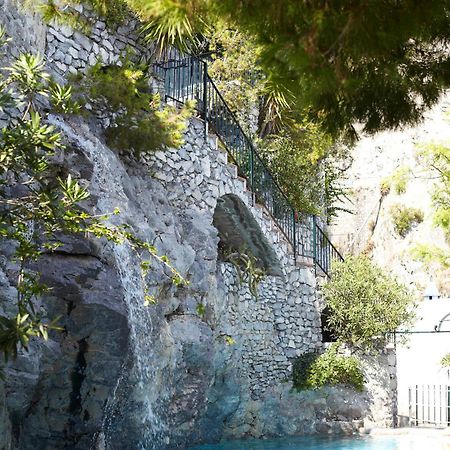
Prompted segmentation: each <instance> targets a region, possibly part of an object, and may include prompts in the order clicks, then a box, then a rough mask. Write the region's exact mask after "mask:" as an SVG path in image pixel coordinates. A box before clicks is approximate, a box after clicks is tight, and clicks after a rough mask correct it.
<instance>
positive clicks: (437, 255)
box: [410, 244, 450, 269]
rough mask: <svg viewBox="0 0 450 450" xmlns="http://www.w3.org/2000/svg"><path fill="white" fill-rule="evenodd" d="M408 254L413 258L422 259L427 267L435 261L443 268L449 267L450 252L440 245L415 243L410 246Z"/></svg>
mask: <svg viewBox="0 0 450 450" xmlns="http://www.w3.org/2000/svg"><path fill="white" fill-rule="evenodd" d="M410 254H411V257H412V258H413V259H415V260H417V261H422V262H423V263H424V264H425V265H426V266H428V267H431V266H432V265H433V264H434V263H437V264H438V265H439V266H441V267H442V268H443V269H449V268H450V253H449V251H448V250H446V249H444V248H442V247H438V246H436V245H430V244H415V245H414V246H413V247H411V250H410Z"/></svg>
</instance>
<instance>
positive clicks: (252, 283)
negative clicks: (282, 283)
mask: <svg viewBox="0 0 450 450" xmlns="http://www.w3.org/2000/svg"><path fill="white" fill-rule="evenodd" d="M222 259H223V261H224V262H229V263H231V264H233V266H234V267H235V269H236V274H237V277H238V281H239V284H240V285H242V284H243V283H244V282H245V283H246V284H247V285H248V289H249V291H250V293H251V294H252V295H253V296H254V297H256V298H257V297H258V286H259V283H260V282H261V281H262V280H263V278H264V277H265V275H266V271H265V270H264V269H263V268H262V267H261V266H260V265H259V264H258V260H257V258H256V257H255V256H253V255H252V254H251V253H250V251H249V250H247V249H242V250H236V249H233V248H231V247H226V248H223V249H222Z"/></svg>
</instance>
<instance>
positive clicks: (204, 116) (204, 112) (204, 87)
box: [202, 61, 208, 139]
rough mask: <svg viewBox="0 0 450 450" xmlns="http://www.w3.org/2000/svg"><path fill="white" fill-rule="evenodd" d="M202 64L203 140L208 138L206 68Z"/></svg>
mask: <svg viewBox="0 0 450 450" xmlns="http://www.w3.org/2000/svg"><path fill="white" fill-rule="evenodd" d="M202 64H203V119H204V121H205V139H206V137H207V136H208V66H207V64H206V61H202Z"/></svg>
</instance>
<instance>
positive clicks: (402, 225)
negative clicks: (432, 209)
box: [390, 205, 423, 237]
mask: <svg viewBox="0 0 450 450" xmlns="http://www.w3.org/2000/svg"><path fill="white" fill-rule="evenodd" d="M390 213H391V217H392V221H393V223H394V229H395V231H396V232H397V233H398V234H399V235H400V236H401V237H405V236H406V235H407V234H408V233H409V232H410V231H411V228H412V227H413V226H414V225H417V224H419V223H421V222H423V212H422V211H421V210H420V209H418V208H410V207H407V206H403V205H393V206H392V207H391V210H390Z"/></svg>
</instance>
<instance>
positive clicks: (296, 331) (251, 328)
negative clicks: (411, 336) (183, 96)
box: [0, 0, 395, 450]
mask: <svg viewBox="0 0 450 450" xmlns="http://www.w3.org/2000/svg"><path fill="white" fill-rule="evenodd" d="M80 8H81V9H80V11H83V9H82V7H81V6H80ZM0 11H1V22H2V23H3V25H5V27H6V29H7V32H8V33H9V34H10V36H12V37H13V40H12V42H11V43H10V44H9V47H8V58H9V59H11V58H12V57H14V56H17V55H18V54H19V53H20V52H21V51H26V50H30V51H33V52H37V51H39V52H41V53H42V54H44V55H45V56H46V58H47V64H48V70H49V71H50V72H51V73H52V74H54V75H55V76H57V77H59V78H60V79H62V80H64V79H65V77H66V75H67V74H68V73H70V72H77V71H83V70H85V68H86V67H88V66H89V65H92V64H94V63H95V62H96V61H97V59H100V60H102V61H103V62H104V63H105V64H112V63H114V62H116V61H118V59H119V57H120V55H121V54H122V53H123V52H124V51H126V48H127V46H131V47H133V48H134V49H135V50H136V51H138V52H142V51H144V49H143V47H142V46H141V45H140V44H139V43H138V40H137V38H136V34H135V33H134V31H133V30H135V29H136V27H137V23H136V22H135V21H130V22H129V23H128V24H126V25H124V26H123V27H119V29H118V30H116V31H114V32H112V31H109V30H108V29H107V27H106V25H105V23H104V22H102V21H100V20H99V21H96V23H95V25H94V26H93V28H92V29H91V31H90V32H89V33H88V34H87V35H84V34H82V33H80V32H79V31H75V30H72V29H70V28H68V27H67V26H57V25H46V24H44V23H42V21H41V20H40V19H39V17H38V16H36V15H32V14H30V13H28V12H23V11H20V10H19V9H18V8H17V7H16V6H15V3H13V2H12V1H10V0H0ZM86 14H88V15H89V14H90V13H89V11H87V12H86ZM145 51H146V50H145ZM50 122H51V123H52V124H54V125H55V126H56V127H58V128H59V129H60V130H61V131H62V133H63V134H64V136H65V139H66V142H67V148H66V151H65V153H64V155H63V158H62V159H61V164H62V165H63V166H64V167H65V168H66V169H69V170H70V172H71V173H72V174H73V176H74V177H76V178H77V179H78V180H80V182H81V183H85V184H88V185H89V191H90V193H91V198H90V207H91V209H92V211H94V212H95V213H98V214H107V213H110V212H111V211H113V210H114V208H116V207H118V208H119V209H120V210H121V214H120V216H119V217H118V218H115V219H114V220H116V221H120V222H122V223H127V224H129V225H130V226H131V227H132V229H133V231H134V232H135V233H136V234H137V235H138V236H139V237H141V238H143V239H146V240H148V241H150V242H153V243H154V244H155V245H156V247H157V248H158V251H159V252H160V253H162V254H166V255H168V256H169V258H170V260H171V261H172V263H173V264H174V266H175V267H176V268H177V269H178V270H179V271H180V272H181V273H182V274H183V275H184V276H185V277H186V278H188V279H189V281H190V284H189V286H187V287H183V288H178V289H177V288H175V287H174V286H172V284H171V283H170V282H169V281H168V279H167V276H166V275H165V274H164V271H163V269H162V268H160V267H157V266H156V267H155V270H154V271H153V272H152V273H151V275H150V277H149V280H148V283H149V285H150V287H151V289H152V290H153V292H154V293H155V295H156V298H157V304H156V305H154V306H150V307H147V306H144V304H143V286H142V280H141V278H140V273H139V269H138V262H137V260H136V257H135V255H134V253H133V252H132V251H131V250H130V249H129V248H128V247H127V246H126V245H110V244H105V243H103V242H98V241H95V240H86V239H80V238H74V237H67V238H65V241H64V246H63V247H61V249H60V250H59V251H58V252H55V254H49V255H46V256H45V258H43V259H42V260H41V261H40V263H39V264H40V265H39V270H40V271H41V273H42V276H43V281H44V282H45V283H47V284H48V285H49V286H52V291H51V295H48V296H46V298H44V299H43V307H44V308H45V310H46V311H48V313H49V314H50V315H61V324H62V325H63V326H64V327H65V332H64V333H54V334H52V336H51V337H50V339H49V341H48V342H46V343H43V342H40V341H36V342H34V343H33V344H32V345H31V346H30V351H29V352H28V353H27V352H21V354H20V355H19V357H18V359H17V361H15V362H12V363H11V364H10V365H8V367H7V370H6V373H7V378H6V381H5V382H3V381H0V419H1V420H0V448H4V449H10V448H21V449H33V450H35V449H55V448H70V449H90V448H97V449H101V448H108V449H141V448H145V449H147V450H149V449H155V450H156V449H175V448H183V447H184V446H186V445H187V444H193V443H196V442H205V441H211V440H218V439H221V438H223V437H241V436H247V435H253V436H277V435H285V434H295V433H313V432H334V431H336V432H338V431H351V430H353V429H355V428H356V427H358V426H360V424H361V420H362V419H364V418H372V419H373V420H376V421H377V422H378V423H385V424H388V423H389V420H392V398H393V397H392V394H393V392H394V391H395V380H394V379H392V375H393V365H392V364H390V365H389V364H381V365H380V364H379V362H370V363H368V365H367V367H368V368H367V379H368V388H367V390H366V392H364V393H363V394H356V393H354V392H351V391H349V390H348V389H345V388H327V389H324V390H319V391H314V392H307V393H300V394H299V393H296V392H292V390H291V388H290V384H289V382H288V380H289V377H290V370H291V364H292V360H293V358H294V357H295V356H297V355H299V354H301V353H303V352H306V351H311V350H315V349H319V348H320V347H321V346H322V343H321V330H320V304H319V300H318V298H317V281H316V278H315V274H314V270H313V268H312V267H308V266H298V265H296V264H295V262H294V259H293V256H292V252H291V250H290V247H289V244H288V243H287V242H286V241H285V239H284V238H283V236H282V234H281V233H280V232H279V230H278V229H277V227H276V225H275V223H274V222H273V220H272V218H271V217H270V216H269V214H268V213H267V212H266V210H265V209H264V208H263V207H262V206H260V205H258V204H255V203H254V199H253V196H252V195H251V193H249V192H248V190H247V189H246V183H245V180H243V179H241V178H239V177H238V176H237V171H236V167H235V166H233V165H232V164H229V163H228V160H227V155H226V153H225V152H224V151H223V150H222V149H221V148H219V146H218V145H217V142H216V139H215V138H214V136H206V137H205V134H204V124H203V123H202V122H201V121H199V120H198V119H195V118H193V119H191V121H190V122H189V127H188V131H187V133H186V136H185V144H184V145H183V147H182V148H181V149H179V150H175V149H168V150H167V151H165V152H156V153H153V154H148V155H147V156H145V157H144V158H142V159H141V160H140V161H135V160H133V159H132V158H129V157H127V156H126V155H120V154H118V153H117V152H115V151H113V150H112V149H110V148H108V147H107V146H106V145H105V143H104V140H103V134H102V131H103V129H102V127H103V126H104V121H103V118H102V120H100V119H99V120H97V119H96V118H95V117H94V118H91V120H88V119H85V118H83V117H78V118H63V117H58V116H51V117H50ZM224 236H229V238H230V239H238V240H239V239H240V238H241V239H242V240H243V241H244V242H245V243H246V244H247V245H248V246H249V247H250V248H252V249H253V251H254V252H255V253H256V255H257V256H259V257H260V258H261V259H262V260H263V262H264V266H265V268H266V270H267V276H266V277H265V278H264V280H263V282H262V283H261V284H260V286H259V289H258V297H257V298H255V297H254V296H252V295H251V293H250V291H249V289H248V287H247V286H246V285H245V283H240V282H239V280H238V277H237V274H236V270H235V269H234V267H233V266H232V265H230V264H229V263H225V262H223V261H221V259H220V256H219V252H218V244H219V241H220V239H223V237H224ZM1 249H2V252H1V258H0V292H1V299H2V300H1V303H0V309H1V310H2V312H10V313H13V312H14V308H13V305H14V298H15V288H14V276H13V274H14V263H13V262H11V260H10V258H8V255H9V254H10V253H11V249H10V248H9V247H8V243H2V245H1ZM198 305H202V306H203V309H204V312H202V313H199V311H200V310H199V308H198ZM230 338H231V339H230ZM232 342H234V343H232ZM391 363H392V361H391ZM374 367H375V369H373V368H374ZM371 405H375V409H374V407H372V406H371Z"/></svg>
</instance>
